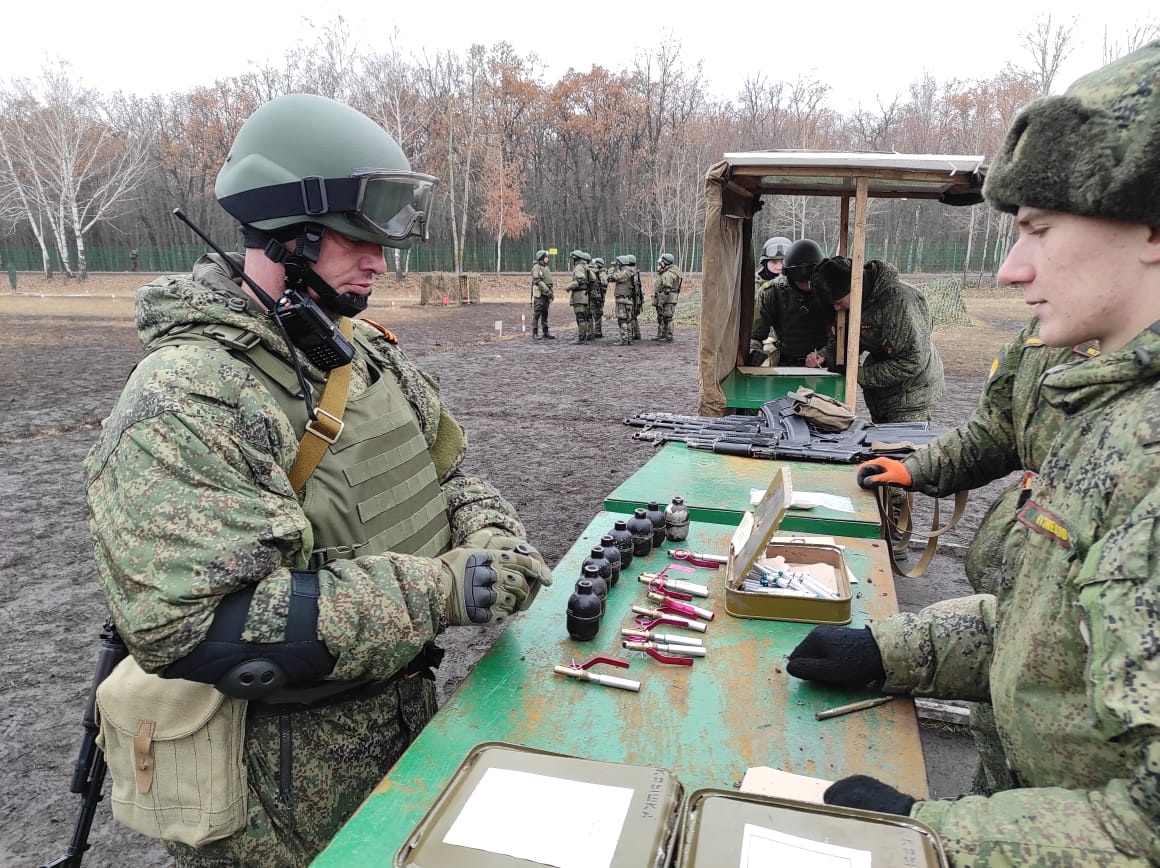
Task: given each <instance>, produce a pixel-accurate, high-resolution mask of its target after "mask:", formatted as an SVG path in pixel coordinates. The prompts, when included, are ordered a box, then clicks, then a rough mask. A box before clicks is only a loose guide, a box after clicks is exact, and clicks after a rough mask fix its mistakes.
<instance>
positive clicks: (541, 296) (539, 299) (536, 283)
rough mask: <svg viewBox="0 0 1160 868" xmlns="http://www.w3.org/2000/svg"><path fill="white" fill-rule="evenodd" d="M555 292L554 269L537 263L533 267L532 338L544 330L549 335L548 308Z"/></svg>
mask: <svg viewBox="0 0 1160 868" xmlns="http://www.w3.org/2000/svg"><path fill="white" fill-rule="evenodd" d="M554 297H555V292H554V291H553V290H552V269H550V268H548V266H546V265H541V264H540V263H538V262H537V263H536V264H534V265H533V266H532V337H536V336H537V335H539V333H540V329H541V328H543V330H544V334H545V335H546V334H548V308H549V307H550V306H551V304H552V299H553V298H554Z"/></svg>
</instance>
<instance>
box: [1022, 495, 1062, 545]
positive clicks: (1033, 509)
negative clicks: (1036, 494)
mask: <svg viewBox="0 0 1160 868" xmlns="http://www.w3.org/2000/svg"><path fill="white" fill-rule="evenodd" d="M1015 517H1016V518H1018V519H1019V521H1021V522H1022V523H1023V524H1025V525H1027V526H1028V527H1029V528H1031V529H1032V530H1033V531H1035V532H1036V533H1039V534H1042V535H1043V536H1045V537H1049V538H1050V539H1053V540H1055V541H1056V542H1058V543H1059V544H1060V545H1061V546H1063V547H1064V548H1065V549H1070V548H1071V547H1072V542H1071V533H1069V532H1068V529H1067V526H1066V525H1065V524H1064V523H1063V521H1062V520H1061V519H1060V518H1059V516H1057V515H1052V514H1051V513H1050V512H1048V511H1047V510H1046V509H1044V508H1043V507H1041V506H1040V505H1039V504H1037V503H1036V502H1035V501H1034V500H1029V501H1027V503H1026V504H1024V506H1023V508H1022V509H1020V510H1019V512H1018V513H1016V515H1015Z"/></svg>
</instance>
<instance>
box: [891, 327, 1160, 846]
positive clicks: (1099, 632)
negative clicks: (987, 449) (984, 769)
mask: <svg viewBox="0 0 1160 868" xmlns="http://www.w3.org/2000/svg"><path fill="white" fill-rule="evenodd" d="M1038 407H1045V408H1050V410H1051V412H1056V413H1060V414H1062V423H1061V425H1060V430H1059V434H1058V436H1057V437H1056V439H1055V441H1054V442H1053V444H1052V445H1051V447H1050V449H1049V450H1048V452H1047V454H1046V455H1045V456H1044V458H1043V461H1042V464H1041V466H1040V471H1039V476H1038V477H1037V479H1036V482H1035V487H1034V490H1033V491H1032V492H1031V496H1030V499H1029V500H1028V501H1027V502H1026V504H1024V506H1023V507H1022V508H1021V509H1020V511H1019V523H1018V524H1016V526H1015V531H1014V533H1013V536H1014V537H1015V539H1013V540H1012V543H1011V544H1010V545H1009V546H1008V547H1007V555H1006V559H1005V563H1004V575H1003V580H1002V583H1001V584H1000V588H999V593H998V595H997V596H990V595H985V594H983V595H976V596H973V597H964V598H962V599H957V600H947V601H944V602H942V603H936V604H935V605H933V606H929V607H927V608H926V609H924V610H923V611H921V612H919V613H917V614H906V615H897V616H894V617H892V618H889V619H886V620H884V621H879V622H877V623H875V624H873V625H872V627H871V629H872V631H873V633H874V638H875V640H876V641H877V642H878V645H879V648H880V650H881V652H882V659H883V664H884V666H885V670H886V673H887V680H886V684H885V685H884V688H883V689H884V690H885V691H886V692H888V693H913V694H914V695H921V696H938V697H944V698H950V697H955V698H960V699H973V700H987V699H990V701H991V702H992V703H993V705H994V710H995V722H996V724H997V727H998V732H999V737H1000V740H1001V742H1002V745H1003V748H1004V750H1005V752H1006V754H1007V759H1008V762H1009V763H1010V766H1011V770H1012V774H1013V775H1014V777H1015V779H1016V781H1017V782H1018V784H1019V785H1020V788H1018V789H1013V790H1009V791H1004V792H1000V793H998V794H996V795H994V796H991V797H982V796H970V797H967V798H963V799H960V800H958V801H930V802H918V803H917V804H916V805H915V807H914V809H913V810H912V815H913V816H915V817H916V818H918V819H920V820H922V821H923V822H925V823H928V824H929V825H931V826H932V827H934V829H935V830H937V831H938V832H939V834H940V835H941V836H942V838H943V841H944V845H945V846H946V848H947V850H948V853H949V855H950V857H951V861H952V863H953V864H962V865H966V864H969V865H971V866H976V868H978V866H994V865H1016V864H1017V865H1033V866H1056V865H1077V866H1078V865H1111V864H1117V865H1119V864H1133V865H1136V864H1141V865H1142V864H1152V865H1154V864H1157V863H1160V652H1158V651H1157V649H1158V648H1160V617H1158V615H1157V613H1158V612H1160V460H1158V458H1157V455H1158V452H1157V444H1160V324H1156V325H1154V326H1152V328H1150V329H1147V330H1145V331H1144V332H1142V333H1141V334H1140V335H1138V336H1137V337H1136V338H1135V339H1134V340H1133V341H1132V342H1131V343H1130V344H1129V345H1128V346H1127V347H1125V348H1124V349H1123V350H1121V351H1119V352H1115V353H1105V354H1104V355H1101V356H1098V357H1096V358H1092V359H1089V360H1087V361H1085V362H1083V363H1082V364H1078V365H1064V366H1060V367H1056V368H1053V369H1052V370H1050V371H1048V372H1047V373H1046V374H1045V375H1044V378H1043V384H1042V387H1041V389H1040V391H1039V395H1038V398H1037V399H1036V406H1035V407H1033V408H1031V412H1032V413H1034V412H1035V411H1036V409H1037V408H1038ZM1128 857H1134V858H1135V860H1137V861H1132V862H1129V861H1128Z"/></svg>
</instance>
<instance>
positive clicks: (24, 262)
mask: <svg viewBox="0 0 1160 868" xmlns="http://www.w3.org/2000/svg"><path fill="white" fill-rule="evenodd" d="M551 248H555V250H556V254H555V255H554V256H553V257H552V260H551V267H552V269H553V270H554V271H566V270H568V264H569V263H568V254H569V253H570V252H571V251H573V250H576V249H581V250H585V251H587V252H588V253H590V254H591V255H592V256H599V257H602V258H603V259H604V261H605V262H606V263H608V264H609V265H611V263H612V260H613V259H615V258H616V257H617V256H620V255H622V254H629V253H631V254H633V255H634V256H636V258H637V263H638V265H639V267H640V269H641V271H643V272H650V271H652V268H653V263H655V262H656V259H657V257H658V256H659V255H660V254H661V253H662V252H663V251H661V250H660V249H655V250H654V249H650V248H649V245H648V244H647V243H642V244H641V245H640V247H638V248H635V249H633V248H628V247H625V246H623V245H615V244H610V245H607V246H606V245H603V244H596V243H592V242H575V243H568V244H565V243H560V242H557V243H555V244H544V245H535V246H529V245H527V244H525V243H524V242H523V241H519V242H516V243H510V244H507V245H505V247H504V249H503V259H502V262H501V263H500V264H501V265H502V268H501V269H497V268H496V250H495V244H494V243H484V242H480V243H476V244H469V245H467V246H466V247H465V248H464V255H463V271H465V272H472V273H484V274H486V273H496V272H497V271H505V272H508V271H517V272H518V271H526V270H530V269H531V267H532V262H533V257H534V256H535V254H536V250H538V249H551ZM883 250H884V248H883V247H882V246H881V245H876V244H873V243H869V244H867V245H866V258H867V259H888V261H890V262H892V263H893V264H895V265H896V266H898V269H899V270H900V271H902V272H904V273H914V272H949V273H955V272H961V271H962V270H963V264H964V263H963V257H964V256H965V255H966V243H965V242H963V243H955V244H944V245H937V244H926V245H921V246H920V245H910V246H908V247H903V248H902V250H901V252H899V251H898V250H897V249H896V250H895V251H894V255H892V256H889V257H887V256H883V255H882V254H883ZM205 252H206V248H205V247H204V246H201V245H196V244H184V245H178V246H173V247H141V248H137V250H136V257H135V258H134V249H133V248H131V247H103V246H94V247H90V248H88V249H87V250H86V256H87V260H88V270H89V271H92V272H99V271H144V272H151V273H157V272H161V273H172V272H185V271H189V268H190V265H192V263H193V261H194V260H195V259H197V257H198V256H200V255H201V254H202V253H205ZM387 254H388V255H387V266H388V268H392V267H393V265H394V263H393V256H392V255H391V251H387ZM74 255H75V254H74ZM404 255H405V254H404ZM979 255H980V254H979V252H978V245H976V252H975V253H974V255H973V256H972V257H971V259H972V263H971V270H978V269H979V268H980V264H979V262H978V259H979ZM701 256H702V248H701V246H700V244H698V245H696V246H695V247H694V249H693V250H691V251H689V252H688V253H687V254H686V255H685V257H684V259H685V260H686V261H683V262H680V268H681V269H682V270H683V271H692V272H697V271H700V270H701ZM0 259H2V262H0V269H3V268H7V266H8V263H9V261H11V262H14V263H15V265H16V270H17V271H41V270H42V262H41V255H40V250H39V248H36V247H27V246H24V247H15V246H6V245H2V244H0ZM404 267H405V270H407V271H410V272H425V271H454V270H455V255H454V248H453V245H452V244H451V242H428V243H426V244H419V245H416V246H415V247H413V248H412V249H411V250H410V253H409V261H408V262H407V264H406V265H405V266H404ZM52 268H53V271H54V272H57V273H59V272H61V271H62V269H61V267H60V262H59V258H58V257H56V256H55V255H54V256H53V262H52ZM993 268H994V266H993V265H991V264H988V265H987V266H986V269H987V270H993Z"/></svg>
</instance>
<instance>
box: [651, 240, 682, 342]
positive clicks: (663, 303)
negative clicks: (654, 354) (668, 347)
mask: <svg viewBox="0 0 1160 868" xmlns="http://www.w3.org/2000/svg"><path fill="white" fill-rule="evenodd" d="M682 280H683V278H682V277H681V273H680V272H679V271H677V259H676V257H675V256H673V254H671V253H662V254H661V255H660V258H658V259H657V279H656V280H655V281H654V282H653V306H654V307H655V308H656V309H657V336H656V337H655V338H653V340H654V341H668V342H669V343H672V340H673V317H674V316H675V315H676V312H677V300H678V299H679V298H680V295H681V282H682Z"/></svg>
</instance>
